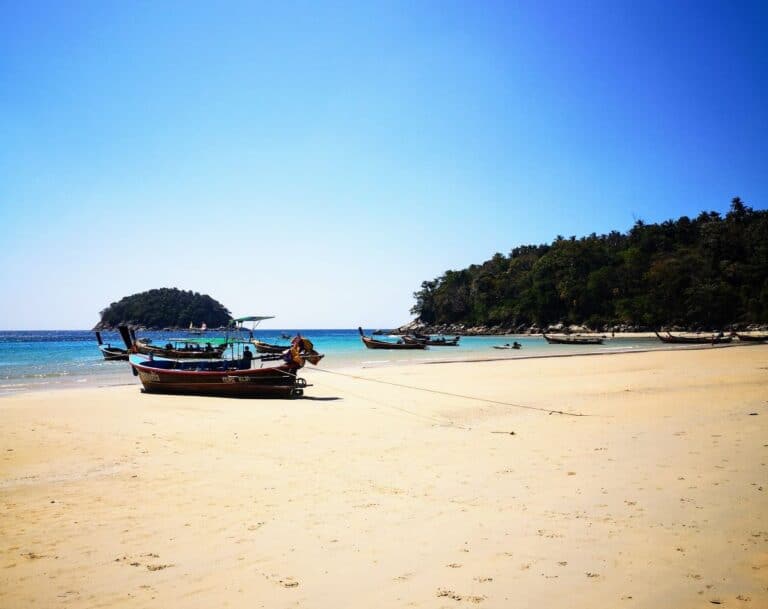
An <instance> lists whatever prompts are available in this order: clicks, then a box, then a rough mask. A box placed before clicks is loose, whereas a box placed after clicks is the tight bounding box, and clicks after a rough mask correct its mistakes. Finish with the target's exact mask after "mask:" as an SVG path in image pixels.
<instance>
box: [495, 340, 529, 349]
mask: <svg viewBox="0 0 768 609" xmlns="http://www.w3.org/2000/svg"><path fill="white" fill-rule="evenodd" d="M520 347H522V345H521V344H520V343H519V342H517V341H515V342H514V343H512V344H511V345H510V344H509V343H506V344H505V345H493V348H494V349H520Z"/></svg>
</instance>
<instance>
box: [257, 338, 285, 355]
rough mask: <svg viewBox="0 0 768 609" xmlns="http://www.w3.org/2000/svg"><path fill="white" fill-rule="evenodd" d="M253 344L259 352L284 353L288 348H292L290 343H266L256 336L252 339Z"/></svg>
mask: <svg viewBox="0 0 768 609" xmlns="http://www.w3.org/2000/svg"><path fill="white" fill-rule="evenodd" d="M251 344H252V345H253V346H254V347H255V348H256V351H257V352H258V353H283V352H284V351H285V350H286V349H290V348H291V346H290V345H285V346H283V345H272V344H270V343H265V342H262V341H260V340H256V339H255V338H254V339H253V340H251Z"/></svg>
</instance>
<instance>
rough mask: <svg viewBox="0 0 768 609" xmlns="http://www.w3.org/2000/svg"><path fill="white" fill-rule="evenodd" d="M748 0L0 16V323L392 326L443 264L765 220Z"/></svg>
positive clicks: (765, 176) (122, 8)
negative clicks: (680, 227) (725, 215)
mask: <svg viewBox="0 0 768 609" xmlns="http://www.w3.org/2000/svg"><path fill="white" fill-rule="evenodd" d="M766 31H768V3H766V2H762V1H758V2H744V1H738V2H732V1H724V2H708V1H695V2H669V1H660V2H654V1H647V0H644V1H643V2H635V1H630V0H627V1H625V2H620V1H618V0H606V1H604V2H599V1H593V2H583V1H568V2H565V1H562V2H543V1H541V0H534V1H530V2H498V3H494V2H474V1H473V2H466V3H461V2H442V1H440V2H434V3H433V2H413V1H406V2H394V1H387V2H381V3H375V2H349V3H336V2H333V3H320V2H307V3H294V2H275V3H269V4H266V3H265V4H262V3H257V2H242V3H240V2H205V3H203V2H189V1H184V2H163V1H158V2H154V1H152V2H149V1H147V2H139V1H136V2H123V1H120V2H106V1H98V2H96V1H94V2H87V3H83V2H75V1H69V2H34V1H27V0H24V1H22V0H18V1H16V2H9V1H7V0H0V328H2V329H37V328H39V329H43V328H45V329H75V328H89V327H91V326H92V325H94V324H95V323H96V322H97V321H98V312H99V310H100V309H102V308H103V307H105V306H106V305H108V304H109V303H110V302H113V301H115V300H118V299H119V298H121V297H122V296H124V295H128V294H132V293H135V292H139V291H143V290H146V289H150V288H154V287H164V286H165V287H179V288H183V289H192V290H195V291H199V292H202V293H207V294H210V295H211V296H213V297H214V298H216V299H218V300H220V301H221V302H223V303H224V304H225V305H226V306H228V307H229V308H230V309H231V310H232V312H233V313H234V314H235V315H246V314H272V315H276V316H277V319H275V320H274V321H273V322H272V323H271V325H267V324H265V327H286V328H294V327H298V328H318V327H329V328H330V327H355V326H357V325H359V324H362V325H364V326H373V327H387V326H392V325H398V324H401V323H403V322H405V321H408V320H409V319H410V316H409V314H408V310H409V308H410V307H411V306H412V304H413V299H412V296H411V294H412V292H413V291H414V290H416V289H418V288H419V285H420V283H421V281H423V280H425V279H432V278H434V277H436V276H437V275H439V274H441V273H442V272H444V271H445V270H447V269H451V268H454V269H455V268H463V267H465V266H467V265H469V264H472V263H480V262H482V261H484V260H486V259H488V258H490V257H491V256H492V255H493V254H494V253H495V252H503V253H508V252H509V250H510V249H511V248H512V247H514V246H517V245H520V244H526V243H541V242H548V241H551V240H552V239H553V238H554V237H555V236H556V235H558V234H562V235H565V236H570V235H577V236H581V235H584V234H588V233H591V232H593V231H594V232H598V233H600V232H607V231H610V230H614V229H615V230H621V231H625V230H627V229H628V228H629V227H631V225H632V224H633V223H634V221H635V220H636V219H643V220H645V221H646V222H655V221H660V220H664V219H668V218H674V217H678V216H680V215H683V214H687V215H696V214H698V212H700V211H702V210H716V211H721V212H722V211H725V210H727V208H728V205H729V202H730V199H731V198H732V197H733V196H736V195H738V196H741V197H742V198H743V199H744V200H745V201H746V202H747V204H749V205H751V206H753V207H755V208H759V209H764V208H765V207H766V205H767V204H768V161H767V160H766V159H768V36H766Z"/></svg>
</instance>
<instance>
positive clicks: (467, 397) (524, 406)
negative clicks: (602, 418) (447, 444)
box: [314, 368, 591, 417]
mask: <svg viewBox="0 0 768 609" xmlns="http://www.w3.org/2000/svg"><path fill="white" fill-rule="evenodd" d="M314 369H315V370H317V371H318V372H325V373H326V374H335V375H337V376H345V377H347V378H351V379H356V380H359V381H369V382H371V383H380V384H382V385H391V386H393V387H401V388H403V389H412V390H414V391H424V392H427V393H435V394H437V395H445V396H448V397H452V398H461V399H464V400H475V401H477V402H486V403H488V404H498V405H500V406H510V407H512V408H522V409H525V410H536V411H539V412H546V413H547V414H561V415H563V416H569V417H588V416H591V415H588V414H583V413H581V412H567V411H565V410H555V409H553V408H541V407H540V406H530V405H528V404H515V403H514V402H502V401H500V400H491V399H488V398H479V397H477V396H474V395H462V394H460V393H451V392H450V391H440V390H439V389H428V388H426V387H415V386H414V385H405V384H403V383H395V382H393V381H383V380H381V379H373V378H368V377H365V376H358V375H355V374H346V373H344V372H339V371H337V370H328V369H327V368H314Z"/></svg>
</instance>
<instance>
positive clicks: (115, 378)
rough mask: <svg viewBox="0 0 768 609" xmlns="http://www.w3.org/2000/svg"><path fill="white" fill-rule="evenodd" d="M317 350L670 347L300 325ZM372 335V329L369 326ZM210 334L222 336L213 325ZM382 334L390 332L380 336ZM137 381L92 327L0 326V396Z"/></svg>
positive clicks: (411, 359)
mask: <svg viewBox="0 0 768 609" xmlns="http://www.w3.org/2000/svg"><path fill="white" fill-rule="evenodd" d="M102 334H103V339H104V342H105V343H111V344H113V345H116V346H123V345H122V341H121V340H120V337H119V335H118V334H117V333H116V332H115V333H112V332H104V333H102ZM282 334H290V335H295V334H296V330H260V331H258V332H257V334H256V335H257V337H258V338H260V339H261V340H264V341H267V342H273V343H280V344H282V343H286V342H288V341H286V340H284V339H282V338H281V335H282ZM301 334H302V335H303V336H306V337H308V338H310V339H311V340H312V341H313V342H314V343H315V347H316V348H317V350H318V351H320V352H321V353H324V354H325V358H324V359H323V361H322V362H321V364H320V367H321V368H333V369H339V368H348V367H359V366H364V367H377V366H390V365H397V364H402V363H428V362H435V361H446V360H477V359H505V358H509V359H514V358H520V357H530V356H546V355H564V354H579V353H596V352H597V353H604V352H616V351H636V350H647V349H662V348H669V345H664V344H662V343H660V342H659V341H658V340H656V339H655V338H653V339H648V338H631V339H630V338H613V339H610V338H609V339H607V340H606V341H605V344H603V345H597V346H594V345H591V346H571V345H550V344H548V343H547V342H546V341H545V340H544V339H543V338H542V337H540V336H465V337H462V339H461V342H460V345H459V346H458V347H430V348H429V349H427V350H424V351H386V350H370V349H366V348H365V346H364V345H363V344H362V342H361V341H360V337H359V335H358V333H357V330H355V329H349V330H318V329H314V330H313V329H309V330H301ZM366 334H368V335H370V334H371V330H366ZM140 336H146V337H149V338H151V339H152V340H153V342H154V343H159V344H164V343H165V342H167V340H168V339H169V338H173V337H177V336H179V332H178V331H175V332H145V333H141V334H140ZM206 336H211V337H214V336H222V333H220V332H216V331H209V332H207V333H206ZM377 338H380V339H384V340H395V339H394V338H392V339H388V338H387V337H386V336H384V337H377ZM513 340H516V341H518V342H519V343H521V344H522V349H520V350H516V351H501V350H497V349H493V348H492V347H493V345H500V344H504V343H508V342H512V341H513ZM122 384H138V381H136V379H135V378H134V377H133V376H132V375H131V372H130V368H129V366H128V363H127V362H107V361H104V359H103V358H102V356H101V353H100V351H99V350H98V348H97V346H96V338H95V335H94V333H93V332H91V331H87V330H67V331H64V330H42V331H37V330H36V331H0V396H2V395H7V394H12V393H17V392H19V391H27V390H32V389H54V388H66V387H73V386H81V387H82V386H106V385H122Z"/></svg>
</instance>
